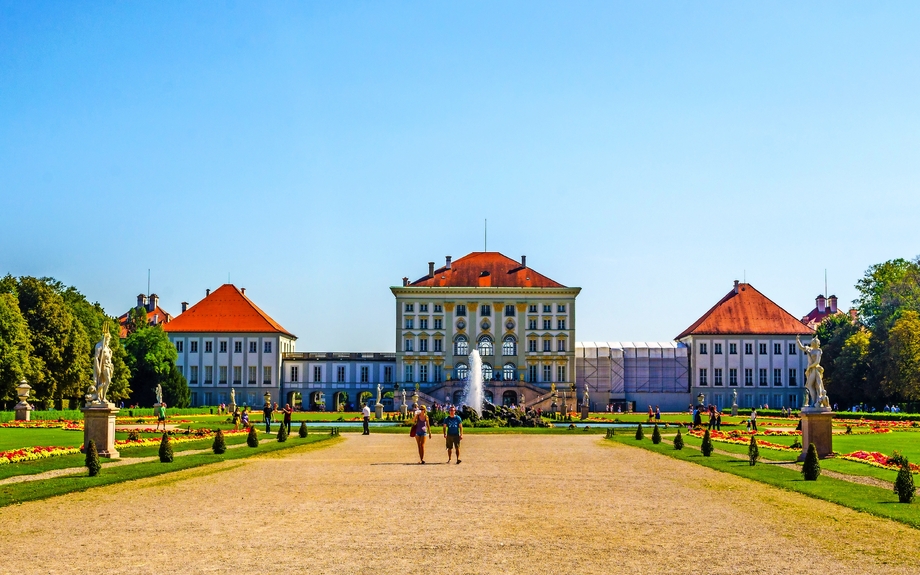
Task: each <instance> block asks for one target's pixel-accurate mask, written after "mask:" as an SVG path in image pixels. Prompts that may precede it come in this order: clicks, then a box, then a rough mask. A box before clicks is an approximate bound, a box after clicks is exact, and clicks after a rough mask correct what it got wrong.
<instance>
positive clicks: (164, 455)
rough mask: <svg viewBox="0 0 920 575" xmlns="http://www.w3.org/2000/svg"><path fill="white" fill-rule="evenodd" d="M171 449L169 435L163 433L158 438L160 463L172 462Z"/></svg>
mask: <svg viewBox="0 0 920 575" xmlns="http://www.w3.org/2000/svg"><path fill="white" fill-rule="evenodd" d="M172 460H173V450H172V443H170V442H169V435H167V434H165V433H164V434H163V439H161V440H160V463H172Z"/></svg>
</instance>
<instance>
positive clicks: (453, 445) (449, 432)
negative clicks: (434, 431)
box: [409, 405, 463, 464]
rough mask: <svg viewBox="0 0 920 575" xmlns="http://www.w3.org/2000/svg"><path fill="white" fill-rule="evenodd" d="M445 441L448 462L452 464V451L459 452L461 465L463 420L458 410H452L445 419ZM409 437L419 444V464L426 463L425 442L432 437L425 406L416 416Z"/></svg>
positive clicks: (458, 457) (458, 459)
mask: <svg viewBox="0 0 920 575" xmlns="http://www.w3.org/2000/svg"><path fill="white" fill-rule="evenodd" d="M443 427H444V439H445V440H446V441H447V462H448V463H450V460H451V455H452V451H453V450H454V449H456V450H457V463H458V464H459V463H460V440H461V439H463V420H462V419H460V416H459V415H457V408H455V407H451V408H450V415H448V416H447V417H446V418H445V419H444V426H443ZM409 435H411V436H412V437H414V438H415V442H416V443H417V444H418V459H419V463H425V442H426V441H427V440H428V436H429V435H431V418H430V417H429V416H428V409H427V408H426V407H425V406H424V405H423V406H421V408H420V409H419V411H418V412H416V414H415V419H414V420H413V421H412V429H411V430H410V431H409Z"/></svg>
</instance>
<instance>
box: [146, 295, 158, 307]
mask: <svg viewBox="0 0 920 575" xmlns="http://www.w3.org/2000/svg"><path fill="white" fill-rule="evenodd" d="M158 305H160V296H158V295H157V294H155V293H152V294H150V299H149V300H147V311H153V310H155V309H156V308H157V306H158Z"/></svg>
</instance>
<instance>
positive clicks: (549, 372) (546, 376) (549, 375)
mask: <svg viewBox="0 0 920 575" xmlns="http://www.w3.org/2000/svg"><path fill="white" fill-rule="evenodd" d="M552 380H553V366H551V365H549V364H546V365H544V366H543V382H544V383H549V382H551V381H552Z"/></svg>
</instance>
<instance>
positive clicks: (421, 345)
mask: <svg viewBox="0 0 920 575" xmlns="http://www.w3.org/2000/svg"><path fill="white" fill-rule="evenodd" d="M418 350H419V351H428V338H427V337H420V338H418Z"/></svg>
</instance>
